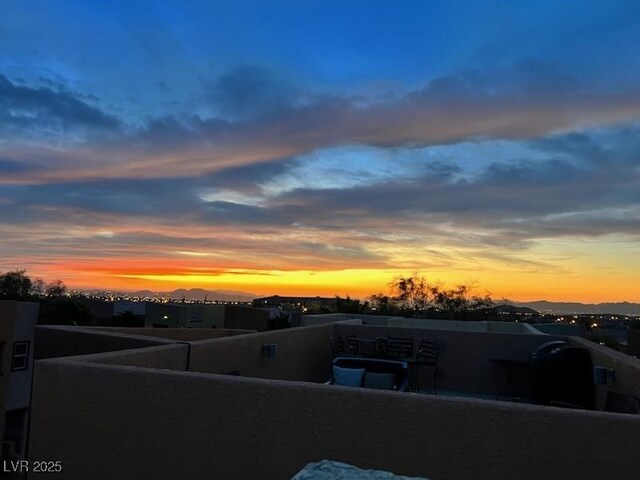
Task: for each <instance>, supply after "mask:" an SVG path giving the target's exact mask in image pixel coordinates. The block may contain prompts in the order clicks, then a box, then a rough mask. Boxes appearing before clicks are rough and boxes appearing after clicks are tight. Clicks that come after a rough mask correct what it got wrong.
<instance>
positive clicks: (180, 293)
mask: <svg viewBox="0 0 640 480" xmlns="http://www.w3.org/2000/svg"><path fill="white" fill-rule="evenodd" d="M129 295H131V296H132V297H169V298H170V299H172V300H182V299H183V298H184V299H185V300H205V299H207V300H211V301H213V300H218V301H222V302H250V301H251V300H253V299H254V298H258V297H259V295H256V294H254V293H249V292H241V291H239V290H205V289H203V288H190V289H188V290H187V289H184V288H179V289H177V290H173V291H171V292H162V293H160V292H152V291H151V290H140V291H137V292H131V293H129Z"/></svg>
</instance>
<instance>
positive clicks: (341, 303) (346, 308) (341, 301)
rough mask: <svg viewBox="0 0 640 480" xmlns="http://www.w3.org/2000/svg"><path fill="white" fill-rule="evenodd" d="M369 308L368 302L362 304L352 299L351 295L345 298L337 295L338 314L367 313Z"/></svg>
mask: <svg viewBox="0 0 640 480" xmlns="http://www.w3.org/2000/svg"><path fill="white" fill-rule="evenodd" d="M368 307H369V303H368V302H364V303H360V300H355V299H352V298H350V297H349V295H347V296H346V297H345V298H342V297H341V296H340V295H336V312H338V313H356V314H357V313H365V311H366V310H367V309H368Z"/></svg>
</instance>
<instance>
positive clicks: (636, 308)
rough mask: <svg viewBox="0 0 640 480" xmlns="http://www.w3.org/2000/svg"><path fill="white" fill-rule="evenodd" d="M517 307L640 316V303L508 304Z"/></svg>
mask: <svg viewBox="0 0 640 480" xmlns="http://www.w3.org/2000/svg"><path fill="white" fill-rule="evenodd" d="M509 303H510V304H511V305H515V306H517V307H527V308H532V309H533V310H537V311H538V312H540V313H560V314H571V313H574V314H580V313H593V314H606V313H610V314H613V315H616V314H617V315H640V303H629V302H609V303H575V302H548V301H546V300H539V301H536V302H509Z"/></svg>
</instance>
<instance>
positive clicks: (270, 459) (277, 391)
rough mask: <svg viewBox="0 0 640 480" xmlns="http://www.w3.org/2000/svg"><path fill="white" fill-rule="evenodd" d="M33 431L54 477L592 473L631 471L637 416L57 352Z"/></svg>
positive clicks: (39, 377)
mask: <svg viewBox="0 0 640 480" xmlns="http://www.w3.org/2000/svg"><path fill="white" fill-rule="evenodd" d="M240 338H242V337H239V338H238V339H234V340H239V339H240ZM219 341H220V342H224V341H225V339H221V340H219ZM247 346H249V345H248V344H247ZM125 354H127V353H125ZM31 433H32V436H31V445H30V458H31V459H56V460H60V461H61V462H62V464H63V467H64V470H63V472H62V473H59V474H56V478H59V479H72V480H76V479H77V480H86V479H87V478H91V479H92V480H112V479H114V478H118V479H121V480H126V479H140V478H153V479H160V480H161V479H176V478H189V479H191V478H193V479H196V478H211V479H241V480H252V479H260V480H263V479H274V480H276V479H283V480H286V479H288V478H291V477H292V476H293V475H294V474H295V473H296V472H297V471H298V470H299V469H301V468H302V467H303V466H304V465H305V464H306V463H308V462H311V461H318V460H321V459H332V460H337V461H342V462H347V463H351V464H354V465H357V466H359V467H362V468H372V469H380V470H388V471H393V472H395V473H397V474H402V475H409V476H422V477H427V478H431V479H433V480H445V479H446V480H468V479H474V480H513V479H518V480H539V479H541V478H544V479H577V478H579V479H581V480H602V479H603V478H615V479H632V478H636V476H637V472H638V460H637V445H639V444H640V418H638V417H636V416H630V415H620V414H609V413H600V412H587V411H577V410H567V409H557V408H551V407H534V406H529V405H521V404H512V403H506V402H505V403H503V402H500V403H498V402H488V401H482V400H471V399H445V398H439V397H434V396H429V395H418V394H409V393H397V392H382V391H373V390H364V389H352V388H348V387H337V386H325V385H319V384H313V383H303V382H284V381H278V380H263V379H254V378H242V377H232V376H223V375H212V374H202V373H192V372H177V371H169V370H154V369H146V368H135V367H126V366H114V365H99V364H95V363H82V362H77V361H71V360H70V359H62V360H44V361H41V362H38V364H37V366H36V375H35V378H34V396H33V419H32V424H31ZM612 449H615V450H613V451H614V454H613V455H611V454H604V452H612Z"/></svg>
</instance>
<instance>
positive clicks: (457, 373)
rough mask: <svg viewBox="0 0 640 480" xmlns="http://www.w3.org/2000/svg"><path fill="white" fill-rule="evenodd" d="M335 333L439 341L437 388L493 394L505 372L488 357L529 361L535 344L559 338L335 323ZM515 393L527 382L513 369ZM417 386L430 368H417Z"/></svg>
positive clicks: (428, 378) (429, 376) (429, 379)
mask: <svg viewBox="0 0 640 480" xmlns="http://www.w3.org/2000/svg"><path fill="white" fill-rule="evenodd" d="M336 334H338V335H340V336H342V337H343V338H347V337H348V336H350V335H356V336H358V337H362V338H376V337H378V336H387V335H389V336H395V337H405V338H413V339H414V340H415V345H418V343H419V342H420V340H422V339H424V340H430V341H434V340H439V341H441V342H442V344H443V346H442V349H441V350H440V360H439V366H438V370H439V376H438V388H439V389H441V390H453V391H460V392H477V393H484V394H497V393H498V392H500V390H501V389H502V387H503V386H504V384H505V380H506V372H505V370H504V369H503V368H502V367H500V366H499V365H496V364H493V363H491V362H490V359H492V358H507V359H514V360H522V361H527V360H529V354H530V352H531V351H532V350H533V349H534V348H535V347H537V346H538V345H540V344H542V343H545V342H548V341H550V340H555V339H562V340H564V339H565V337H557V336H551V335H527V334H515V333H504V334H501V333H487V332H477V333H475V332H473V333H472V332H460V331H450V330H428V329H424V328H418V329H409V328H388V327H387V328H380V327H372V326H366V325H364V326H357V325H344V324H337V325H336ZM513 380H514V381H515V383H516V386H517V391H516V393H517V394H518V395H519V396H525V397H526V396H528V395H529V394H530V384H529V381H528V380H527V378H526V374H525V372H518V371H514V372H513ZM420 384H421V385H424V386H426V387H430V386H431V385H432V384H433V370H432V369H430V368H424V369H423V370H422V371H421V381H420Z"/></svg>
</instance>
